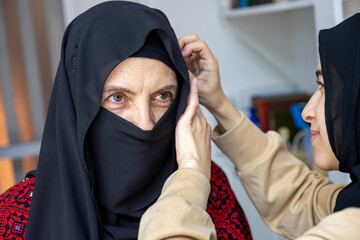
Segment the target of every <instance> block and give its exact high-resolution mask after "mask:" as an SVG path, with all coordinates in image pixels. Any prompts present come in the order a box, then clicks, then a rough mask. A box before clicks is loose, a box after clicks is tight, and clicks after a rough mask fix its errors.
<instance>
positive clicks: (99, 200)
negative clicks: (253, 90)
mask: <svg viewBox="0 0 360 240" xmlns="http://www.w3.org/2000/svg"><path fill="white" fill-rule="evenodd" d="M150 33H151V34H153V33H155V34H157V36H158V39H160V41H161V43H162V44H163V47H164V48H165V49H166V52H167V54H168V56H169V57H170V59H171V61H172V63H170V64H173V65H174V67H175V68H176V72H177V78H178V85H179V93H178V97H177V99H176V100H175V101H174V103H173V104H172V105H171V107H170V108H169V109H168V110H167V112H166V113H165V114H164V115H163V116H162V118H161V119H160V120H159V121H158V122H157V123H156V125H155V126H154V128H153V129H152V130H150V131H143V130H141V129H140V128H138V127H136V126H135V125H133V124H131V123H129V122H127V121H126V120H124V119H121V118H120V117H118V116H116V115H114V114H112V113H111V112H109V111H107V110H106V109H103V108H101V107H100V105H101V97H102V89H103V86H104V83H105V80H106V79H107V77H108V75H109V74H110V72H111V71H112V70H113V69H114V68H115V67H116V66H117V65H118V64H119V63H120V62H122V61H123V60H125V59H126V58H128V57H130V56H132V55H134V53H136V52H138V50H139V49H141V48H142V46H143V45H144V43H145V41H146V38H147V37H148V36H149V34H150ZM188 92H189V78H188V73H187V67H186V64H185V62H184V59H183V57H182V55H181V51H180V49H179V46H178V42H177V39H176V36H175V33H174V32H173V30H172V28H171V26H170V23H169V22H168V20H167V18H166V16H165V15H164V14H163V13H162V12H160V11H159V10H156V9H152V8H149V7H146V6H143V5H140V4H137V3H131V2H125V1H114V2H105V3H102V4H99V5H97V6H95V7H93V8H91V9H89V10H88V11H86V12H85V13H83V14H81V15H80V16H78V17H77V18H76V19H75V20H74V21H72V22H71V23H70V25H69V26H68V27H67V29H66V31H65V33H64V37H63V42H62V50H61V59H60V63H59V67H58V71H57V75H56V78H55V82H54V87H53V92H52V96H51V100H50V105H49V109H48V114H47V119H46V124H45V129H44V134H43V139H42V144H41V150H40V155H39V164H38V168H37V172H36V181H35V188H34V194H33V199H32V202H31V208H30V215H29V221H28V226H27V232H26V237H25V238H26V239H27V240H31V239H34V240H35V239H40V240H41V239H136V237H137V232H138V222H139V220H140V217H141V215H142V214H143V212H144V211H145V210H146V209H147V208H148V207H149V205H151V204H152V203H153V202H154V201H155V200H156V198H157V197H158V196H159V195H160V192H161V188H162V185H163V183H164V182H165V180H166V179H167V177H168V176H169V175H170V174H171V173H172V172H173V171H174V170H175V168H176V159H175V147H174V133H175V126H176V122H177V120H178V119H179V117H180V116H181V114H182V113H183V111H184V109H185V106H186V99H187V96H188ZM104 122H105V123H106V124H102V123H104ZM110 143H111V144H113V145H111V146H110V147H109V145H110ZM111 153H114V154H111ZM101 160H103V163H104V164H101V162H102V161H101ZM100 168H101V169H100ZM117 170H119V171H117ZM145 170H146V171H145ZM106 173H108V174H106ZM109 182H110V184H109Z"/></svg>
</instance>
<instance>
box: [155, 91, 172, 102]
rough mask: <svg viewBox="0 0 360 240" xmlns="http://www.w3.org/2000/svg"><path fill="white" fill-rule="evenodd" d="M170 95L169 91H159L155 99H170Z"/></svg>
mask: <svg viewBox="0 0 360 240" xmlns="http://www.w3.org/2000/svg"><path fill="white" fill-rule="evenodd" d="M171 97H172V94H171V93H169V92H162V93H160V94H159V95H158V96H157V97H156V99H158V100H162V101H166V100H172V99H171Z"/></svg>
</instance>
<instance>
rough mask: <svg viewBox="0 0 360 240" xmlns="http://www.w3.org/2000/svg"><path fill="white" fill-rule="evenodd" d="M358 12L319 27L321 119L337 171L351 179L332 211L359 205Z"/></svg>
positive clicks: (359, 49)
mask: <svg viewBox="0 0 360 240" xmlns="http://www.w3.org/2000/svg"><path fill="white" fill-rule="evenodd" d="M359 30H360V14H356V15H354V16H352V17H350V18H348V19H347V20H345V21H344V22H342V23H340V24H339V25H337V26H335V27H333V28H331V29H326V30H322V31H320V34H319V52H320V62H321V68H322V74H323V77H324V86H325V121H326V128H327V132H328V136H329V141H330V145H331V148H332V150H333V152H334V153H335V156H336V158H337V159H338V160H339V164H340V165H339V166H340V171H342V172H346V173H350V177H351V180H352V182H351V183H350V184H349V185H348V186H346V187H345V188H344V189H343V190H342V191H341V192H340V193H339V195H338V198H337V200H336V206H335V209H334V210H335V211H338V210H342V209H344V208H346V207H360V182H359V181H360V31H359Z"/></svg>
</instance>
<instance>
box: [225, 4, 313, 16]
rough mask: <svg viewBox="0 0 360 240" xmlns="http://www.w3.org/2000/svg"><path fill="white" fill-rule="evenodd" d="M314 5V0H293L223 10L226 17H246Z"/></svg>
mask: <svg viewBox="0 0 360 240" xmlns="http://www.w3.org/2000/svg"><path fill="white" fill-rule="evenodd" d="M313 6H314V0H293V1H281V2H276V3H268V4H263V5H257V6H250V7H244V8H236V9H227V10H225V11H224V12H223V15H224V16H225V17H226V18H237V17H246V16H254V15H262V14H270V13H278V12H286V11H292V10H297V9H302V8H308V7H313Z"/></svg>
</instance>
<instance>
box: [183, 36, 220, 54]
mask: <svg viewBox="0 0 360 240" xmlns="http://www.w3.org/2000/svg"><path fill="white" fill-rule="evenodd" d="M181 53H182V55H183V56H184V58H188V57H190V56H191V55H192V53H196V54H199V56H200V58H202V59H212V58H214V57H213V55H212V53H211V51H210V49H209V47H208V46H207V44H206V42H205V41H204V40H198V41H195V42H191V43H188V44H186V45H185V46H184V48H183V49H182V50H181Z"/></svg>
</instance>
